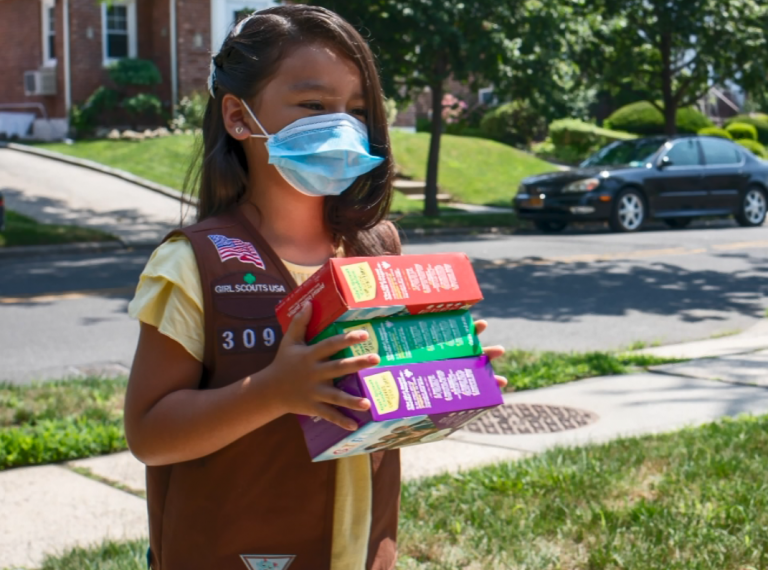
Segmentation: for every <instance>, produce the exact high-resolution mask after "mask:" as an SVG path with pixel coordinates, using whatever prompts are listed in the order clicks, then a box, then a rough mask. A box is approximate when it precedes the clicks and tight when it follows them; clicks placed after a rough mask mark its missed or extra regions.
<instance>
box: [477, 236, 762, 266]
mask: <svg viewBox="0 0 768 570" xmlns="http://www.w3.org/2000/svg"><path fill="white" fill-rule="evenodd" d="M759 247H768V240H763V241H742V242H734V243H724V244H719V245H713V246H711V249H712V250H717V251H725V250H735V249H751V248H759ZM708 251H711V250H710V249H708V248H706V247H702V248H697V249H686V248H684V247H669V248H664V249H641V250H635V251H622V252H617V253H595V254H591V253H587V254H580V255H569V256H563V257H546V258H538V259H537V258H534V259H515V260H513V259H493V260H488V261H481V262H479V264H480V265H483V264H485V265H486V267H487V266H489V265H491V266H495V267H519V266H522V265H554V264H555V263H594V262H597V261H620V260H624V259H644V258H649V257H669V256H675V255H698V254H701V253H707V252H708Z"/></svg>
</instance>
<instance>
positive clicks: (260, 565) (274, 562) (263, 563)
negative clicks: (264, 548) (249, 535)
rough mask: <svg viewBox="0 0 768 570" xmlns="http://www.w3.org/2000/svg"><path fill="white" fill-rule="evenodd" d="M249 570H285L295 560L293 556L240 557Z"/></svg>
mask: <svg viewBox="0 0 768 570" xmlns="http://www.w3.org/2000/svg"><path fill="white" fill-rule="evenodd" d="M240 558H241V559H242V561H243V562H245V566H246V568H249V569H250V570H286V569H287V568H288V567H289V566H290V565H291V563H292V562H293V561H294V559H295V558H296V557H295V556H271V555H270V556H257V555H255V554H244V555H242V556H240Z"/></svg>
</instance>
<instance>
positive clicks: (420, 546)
mask: <svg viewBox="0 0 768 570" xmlns="http://www.w3.org/2000/svg"><path fill="white" fill-rule="evenodd" d="M766 449H768V417H767V416H763V417H759V418H754V417H743V418H739V419H736V420H724V421H721V422H716V423H713V424H709V425H706V426H703V427H700V428H695V429H687V430H683V431H680V432H675V433H671V434H664V435H658V436H646V437H639V438H630V439H623V440H618V441H613V442H611V443H608V444H605V445H598V446H587V447H580V448H573V449H555V450H552V451H549V452H546V453H544V454H541V455H539V456H536V457H533V458H530V459H527V460H523V461H517V462H511V463H500V464H497V465H492V466H489V467H484V468H480V469H475V470H472V471H469V472H466V473H462V474H459V475H442V476H437V477H430V478H426V479H420V480H417V481H411V482H407V483H405V484H404V485H403V495H402V497H403V498H402V506H401V516H400V532H399V552H400V556H399V562H398V566H397V567H398V569H399V570H455V569H459V568H461V569H467V570H502V569H512V568H515V569H520V570H522V569H525V570H619V569H633V570H757V569H765V568H768V490H767V489H766V477H765V473H766V470H768V459H766V453H765V450H766ZM146 546H147V543H146V541H133V542H127V543H106V544H104V545H102V546H100V547H95V548H93V549H80V548H78V549H75V550H73V551H71V552H69V553H66V554H64V555H62V556H59V557H49V558H48V559H47V560H46V561H45V563H44V565H43V568H42V570H81V569H82V568H89V569H93V570H140V569H143V568H144V566H143V565H142V563H143V554H144V552H145V549H146Z"/></svg>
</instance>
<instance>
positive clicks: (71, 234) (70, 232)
mask: <svg viewBox="0 0 768 570" xmlns="http://www.w3.org/2000/svg"><path fill="white" fill-rule="evenodd" d="M5 215H6V219H5V231H2V232H0V248H2V247H15V246H22V245H51V244H63V243H75V242H86V241H113V240H116V239H117V238H116V237H115V236H113V235H110V234H108V233H106V232H102V231H100V230H94V229H89V228H81V227H78V226H58V225H54V224H41V223H40V222H38V221H36V220H33V219H32V218H30V217H27V216H23V215H21V214H19V213H18V212H14V211H13V210H6V212H5Z"/></svg>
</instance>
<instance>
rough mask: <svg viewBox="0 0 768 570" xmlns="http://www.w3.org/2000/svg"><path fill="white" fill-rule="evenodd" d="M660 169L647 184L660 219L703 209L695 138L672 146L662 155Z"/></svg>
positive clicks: (675, 142) (699, 157)
mask: <svg viewBox="0 0 768 570" xmlns="http://www.w3.org/2000/svg"><path fill="white" fill-rule="evenodd" d="M659 164H660V166H659V169H658V170H657V171H656V173H655V175H654V176H653V177H651V178H649V181H648V185H649V186H651V188H649V190H650V192H649V194H650V195H651V200H652V202H653V209H654V214H655V215H657V216H662V217H663V216H674V215H686V213H687V212H690V213H692V212H693V211H695V210H698V209H701V208H702V207H703V206H704V204H705V203H706V197H707V189H706V188H705V187H704V180H703V172H702V166H703V165H702V159H701V152H700V150H699V144H698V142H697V141H696V139H695V138H684V139H680V140H677V141H673V142H672V143H671V147H670V148H669V149H668V150H667V152H666V153H663V154H662V157H661V162H660V163H659Z"/></svg>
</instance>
